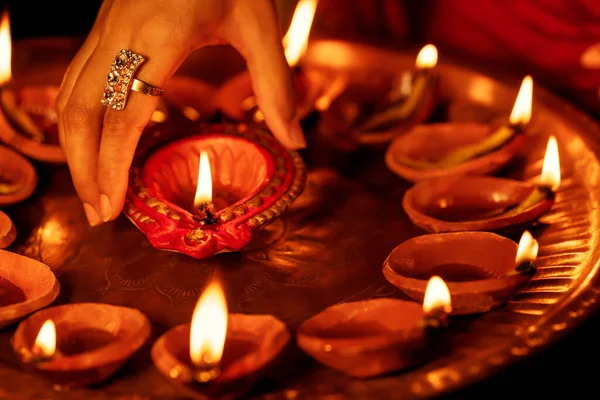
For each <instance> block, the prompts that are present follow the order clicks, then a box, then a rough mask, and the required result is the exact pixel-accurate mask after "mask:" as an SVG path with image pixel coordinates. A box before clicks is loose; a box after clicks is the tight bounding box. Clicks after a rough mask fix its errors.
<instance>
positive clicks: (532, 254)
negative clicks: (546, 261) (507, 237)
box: [515, 231, 539, 266]
mask: <svg viewBox="0 0 600 400" xmlns="http://www.w3.org/2000/svg"><path fill="white" fill-rule="evenodd" d="M538 249H539V245H538V242H537V240H535V239H534V238H533V236H531V233H529V231H525V232H523V235H522V236H521V240H519V248H518V249H517V257H516V258H515V265H517V266H518V265H521V264H523V263H524V262H527V261H529V262H531V261H533V260H535V258H536V257H537V253H538Z"/></svg>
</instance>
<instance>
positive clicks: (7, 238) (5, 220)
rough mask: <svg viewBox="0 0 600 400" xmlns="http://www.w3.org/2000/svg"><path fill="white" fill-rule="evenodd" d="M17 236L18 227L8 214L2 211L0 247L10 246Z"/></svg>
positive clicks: (0, 218)
mask: <svg viewBox="0 0 600 400" xmlns="http://www.w3.org/2000/svg"><path fill="white" fill-rule="evenodd" d="M16 238H17V229H16V228H15V224H13V222H12V220H11V219H10V217H9V216H8V215H6V214H5V213H3V212H2V211H0V249H5V248H7V247H8V246H10V245H11V244H12V243H13V242H14V241H15V239H16Z"/></svg>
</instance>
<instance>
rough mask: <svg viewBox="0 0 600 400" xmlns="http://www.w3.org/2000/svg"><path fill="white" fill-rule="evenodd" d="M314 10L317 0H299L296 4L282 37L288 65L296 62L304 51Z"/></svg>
mask: <svg viewBox="0 0 600 400" xmlns="http://www.w3.org/2000/svg"><path fill="white" fill-rule="evenodd" d="M316 10H317V0H300V1H299V2H298V4H297V5H296V10H295V11H294V15H293V17H292V22H291V23H290V27H289V29H288V31H287V33H286V34H285V36H284V37H283V47H284V48H285V58H286V60H287V62H288V64H289V66H290V67H293V66H295V65H296V64H298V61H300V59H301V58H302V56H303V55H304V53H305V52H306V47H307V46H308V36H309V35H310V29H311V27H312V23H313V19H314V17H315V11H316Z"/></svg>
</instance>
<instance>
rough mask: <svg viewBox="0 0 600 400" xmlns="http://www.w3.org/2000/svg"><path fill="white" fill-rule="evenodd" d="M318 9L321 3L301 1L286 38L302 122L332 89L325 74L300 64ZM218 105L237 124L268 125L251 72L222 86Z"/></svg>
mask: <svg viewBox="0 0 600 400" xmlns="http://www.w3.org/2000/svg"><path fill="white" fill-rule="evenodd" d="M316 9H317V0H300V1H299V2H298V4H297V5H296V10H295V11H294V15H293V17H292V22H291V23H290V27H289V29H288V31H287V33H286V34H285V36H284V38H283V46H284V49H285V58H286V60H287V62H288V65H289V66H290V67H291V68H292V75H293V79H294V87H295V89H296V102H297V110H296V116H297V117H298V118H299V119H304V118H305V117H306V116H307V115H308V114H310V113H311V112H312V111H313V110H314V107H315V101H316V100H317V98H318V97H319V96H320V95H321V94H322V93H323V91H324V90H326V88H327V87H328V85H327V80H328V79H329V78H328V77H326V76H325V75H324V73H323V71H320V70H316V69H307V68H303V67H301V65H300V60H301V59H302V57H303V56H304V54H305V53H306V48H307V45H308V37H309V35H310V30H311V27H312V22H313V18H314V15H315V11H316ZM217 102H218V103H219V105H220V108H221V111H223V113H224V114H225V115H226V116H228V117H229V118H232V119H233V120H234V121H253V122H257V123H262V122H264V115H263V113H262V112H261V111H260V109H259V107H258V103H257V100H256V97H255V95H254V90H253V88H252V81H251V78H250V74H249V73H248V71H244V72H242V73H240V74H238V75H236V76H234V77H233V78H231V79H229V80H228V81H227V82H225V83H224V84H223V86H221V90H220V91H219V94H218V100H217Z"/></svg>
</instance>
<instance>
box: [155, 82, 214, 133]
mask: <svg viewBox="0 0 600 400" xmlns="http://www.w3.org/2000/svg"><path fill="white" fill-rule="evenodd" d="M216 93H217V89H216V88H215V87H214V86H212V85H210V84H208V83H206V82H203V81H200V80H198V79H195V78H192V77H189V76H183V75H181V76H180V75H175V76H173V77H171V79H169V80H168V81H167V82H166V83H165V85H164V86H163V95H162V96H161V98H160V99H159V103H158V106H157V107H156V110H154V113H152V116H151V118H150V121H149V123H148V126H152V125H154V124H160V123H164V122H167V121H170V120H171V119H172V117H173V116H174V115H175V114H176V115H178V116H182V117H183V118H186V119H188V120H190V121H207V120H209V119H210V118H211V117H212V116H213V115H214V114H215V112H216V111H217V105H216V104H215V101H214V99H215V96H216Z"/></svg>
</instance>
